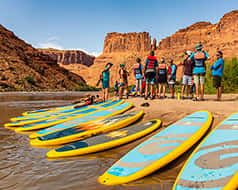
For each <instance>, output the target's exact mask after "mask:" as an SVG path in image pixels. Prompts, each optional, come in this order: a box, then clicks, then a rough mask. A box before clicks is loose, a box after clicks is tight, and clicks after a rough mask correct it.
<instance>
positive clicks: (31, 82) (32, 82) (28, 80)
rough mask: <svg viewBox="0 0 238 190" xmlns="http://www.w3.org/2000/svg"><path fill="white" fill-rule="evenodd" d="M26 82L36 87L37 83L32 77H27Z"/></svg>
mask: <svg viewBox="0 0 238 190" xmlns="http://www.w3.org/2000/svg"><path fill="white" fill-rule="evenodd" d="M25 80H26V81H27V82H28V83H29V84H31V85H35V84H36V82H35V81H34V79H33V78H32V77H30V76H27V77H25Z"/></svg>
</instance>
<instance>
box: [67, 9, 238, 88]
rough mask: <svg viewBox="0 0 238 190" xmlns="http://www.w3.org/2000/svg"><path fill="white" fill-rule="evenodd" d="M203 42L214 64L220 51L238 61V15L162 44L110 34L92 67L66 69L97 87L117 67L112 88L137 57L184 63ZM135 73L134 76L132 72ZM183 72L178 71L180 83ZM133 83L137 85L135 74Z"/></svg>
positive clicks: (193, 27)
mask: <svg viewBox="0 0 238 190" xmlns="http://www.w3.org/2000/svg"><path fill="white" fill-rule="evenodd" d="M199 42H202V43H203V45H204V47H205V48H204V50H206V51H207V52H208V53H209V55H210V57H211V61H213V60H214V55H215V53H216V51H217V50H218V49H219V50H221V51H223V52H224V57H225V59H231V58H233V57H238V51H237V50H238V11H232V12H230V13H227V14H225V15H224V16H223V17H222V18H221V19H220V21H219V22H218V23H216V24H212V23H210V22H198V23H195V24H193V25H191V26H189V27H187V28H185V29H181V30H178V31H177V32H176V33H174V34H173V35H172V36H170V37H167V38H165V39H162V40H161V41H160V42H159V44H157V43H156V40H155V39H153V40H152V39H151V37H150V35H149V33H148V32H142V33H135V32H134V33H116V32H114V33H108V34H107V36H106V37H105V40H104V48H103V53H102V54H101V55H100V56H98V57H96V59H95V60H94V64H93V65H91V66H90V67H88V65H87V66H85V65H82V64H69V65H63V66H64V67H65V68H67V69H69V70H70V71H72V72H75V73H77V74H79V75H81V76H83V77H84V79H85V80H86V81H87V83H88V84H89V85H93V86H94V85H95V84H96V83H97V80H98V78H99V75H100V72H101V71H102V69H103V68H104V66H105V64H106V63H107V62H112V63H113V64H114V66H113V67H112V72H111V81H112V83H111V85H113V82H114V81H115V80H117V79H118V69H119V64H120V62H124V63H126V67H127V69H128V70H131V69H132V66H133V64H134V63H135V59H136V57H140V58H141V59H142V61H143V62H144V61H145V58H146V56H147V55H148V54H149V52H150V51H151V50H155V53H156V56H157V57H158V59H160V58H161V57H165V58H166V59H167V58H172V59H174V61H175V63H176V64H179V63H180V62H181V61H182V60H183V55H184V52H185V51H186V50H192V51H193V50H194V47H195V45H196V44H197V43H199ZM180 68H181V67H180ZM131 73H132V72H131ZM179 75H181V72H180V70H179V71H178V77H177V78H178V79H179V78H180V76H179ZM129 83H130V84H133V83H134V76H133V74H131V76H130V77H129Z"/></svg>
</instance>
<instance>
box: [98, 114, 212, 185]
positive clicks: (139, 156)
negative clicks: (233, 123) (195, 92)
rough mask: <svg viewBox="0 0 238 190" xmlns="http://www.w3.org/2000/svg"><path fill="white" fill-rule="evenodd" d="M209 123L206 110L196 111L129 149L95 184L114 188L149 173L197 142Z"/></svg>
mask: <svg viewBox="0 0 238 190" xmlns="http://www.w3.org/2000/svg"><path fill="white" fill-rule="evenodd" d="M211 123H212V115H211V113H209V112H207V111H198V112H195V113H193V114H191V115H189V116H187V117H185V118H183V119H181V120H179V121H177V122H176V123H174V124H172V125H170V126H168V127H167V128H166V129H164V130H162V131H161V132H159V133H157V134H156V135H154V136H152V137H151V138H149V139H148V140H146V141H145V142H143V143H141V144H140V145H138V146H137V147H136V148H134V149H133V150H131V151H130V152H129V153H128V154H126V155H125V156H124V157H122V158H121V159H120V160H119V161H117V162H116V163H115V164H114V165H113V166H112V167H111V168H110V169H108V170H107V171H106V172H105V173H104V174H103V175H102V176H100V177H99V179H98V181H99V182H100V183H101V184H104V185H116V184H123V183H128V182H130V181H133V180H136V179H139V178H141V177H144V176H146V175H148V174H151V173H152V172H154V171H156V170H158V169H160V168H161V167H163V166H165V165H166V164H168V163H169V162H171V161H173V160H175V159H176V158H177V157H179V156H180V155H181V154H183V153H184V152H185V151H187V150H188V149H189V148H190V147H192V146H193V145H194V144H195V143H196V142H198V140H199V139H200V138H201V137H202V136H203V135H204V134H205V133H206V131H207V130H208V129H209V127H210V125H211Z"/></svg>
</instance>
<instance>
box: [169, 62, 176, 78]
mask: <svg viewBox="0 0 238 190" xmlns="http://www.w3.org/2000/svg"><path fill="white" fill-rule="evenodd" d="M170 68H171V74H169V77H170V76H171V79H172V80H176V71H177V67H176V65H175V64H172V65H171V66H170Z"/></svg>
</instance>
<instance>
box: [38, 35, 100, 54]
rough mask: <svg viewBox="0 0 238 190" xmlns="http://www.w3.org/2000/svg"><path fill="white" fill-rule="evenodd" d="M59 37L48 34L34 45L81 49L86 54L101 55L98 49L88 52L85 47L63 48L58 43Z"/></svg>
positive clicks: (60, 48)
mask: <svg viewBox="0 0 238 190" xmlns="http://www.w3.org/2000/svg"><path fill="white" fill-rule="evenodd" d="M59 41H60V39H59V38H58V37H57V36H50V37H49V38H47V39H46V40H45V41H44V42H39V43H38V44H37V45H36V47H37V48H43V49H44V48H54V49H59V50H79V51H83V52H85V53H86V54H88V55H93V56H95V57H97V56H99V55H101V54H102V53H101V52H98V51H92V52H88V51H87V50H85V49H81V48H75V49H65V48H64V47H63V46H61V45H60V43H59Z"/></svg>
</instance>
